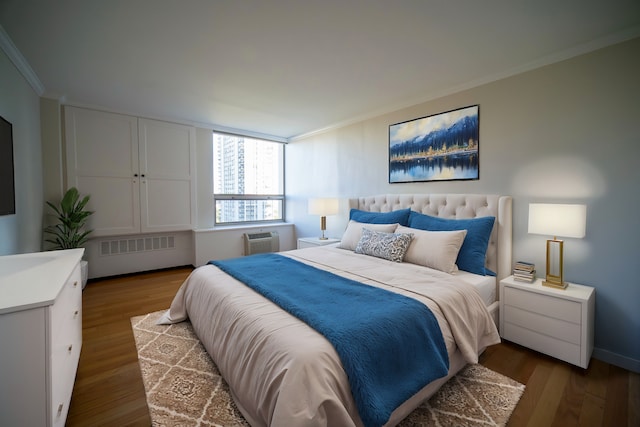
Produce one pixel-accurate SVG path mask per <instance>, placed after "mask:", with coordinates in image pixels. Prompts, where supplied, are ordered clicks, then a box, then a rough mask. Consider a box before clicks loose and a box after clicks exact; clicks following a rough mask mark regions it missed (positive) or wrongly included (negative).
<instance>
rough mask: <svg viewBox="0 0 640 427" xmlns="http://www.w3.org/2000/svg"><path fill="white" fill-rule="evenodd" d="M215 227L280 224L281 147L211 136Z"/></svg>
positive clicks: (282, 187) (215, 135) (271, 143)
mask: <svg viewBox="0 0 640 427" xmlns="http://www.w3.org/2000/svg"><path fill="white" fill-rule="evenodd" d="M213 193H214V194H213V197H214V201H215V215H216V218H215V223H216V224H237V223H247V222H262V221H283V220H284V144H283V143H280V142H273V141H267V140H264V139H256V138H250V137H246V136H239V135H231V134H225V133H218V132H213Z"/></svg>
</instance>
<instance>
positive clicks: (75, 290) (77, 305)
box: [50, 266, 82, 335]
mask: <svg viewBox="0 0 640 427" xmlns="http://www.w3.org/2000/svg"><path fill="white" fill-rule="evenodd" d="M81 310H82V284H81V281H80V266H76V268H75V269H74V270H73V273H72V274H71V276H69V279H68V280H67V282H66V283H65V284H64V286H63V287H62V290H61V291H60V293H59V294H58V297H57V298H56V300H55V302H54V304H53V305H52V306H51V307H50V312H51V334H52V335H56V334H57V333H59V331H61V330H64V329H67V328H68V327H69V326H70V325H71V324H73V323H77V322H78V321H79V320H80V319H81V317H82V312H81Z"/></svg>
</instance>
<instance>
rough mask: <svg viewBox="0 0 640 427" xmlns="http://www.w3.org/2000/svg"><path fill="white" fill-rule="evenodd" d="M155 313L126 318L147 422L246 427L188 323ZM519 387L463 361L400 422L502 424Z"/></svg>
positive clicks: (520, 390) (404, 424) (407, 424)
mask: <svg viewBox="0 0 640 427" xmlns="http://www.w3.org/2000/svg"><path fill="white" fill-rule="evenodd" d="M161 313H162V312H155V313H149V314H147V315H144V316H137V317H133V318H131V324H132V326H133V334H134V337H135V341H136V347H137V349H138V360H139V363H140V370H141V372H142V378H143V381H144V387H145V390H146V394H147V404H148V405H149V411H150V415H151V420H152V423H153V425H154V426H167V427H169V426H178V425H179V426H185V427H186V426H224V427H228V426H249V424H248V423H247V422H246V421H245V420H244V418H243V417H242V414H241V413H240V412H239V411H238V409H237V408H236V406H235V404H234V403H233V400H232V399H231V396H230V393H229V387H228V386H227V383H226V382H225V381H224V380H223V379H222V377H221V376H220V372H218V368H217V367H216V365H215V364H214V363H213V362H212V360H211V358H210V357H209V355H208V354H207V352H206V351H205V349H204V347H203V346H202V345H201V344H200V341H199V340H198V338H197V337H196V335H195V334H194V332H193V329H192V327H191V324H190V323H189V322H182V323H177V324H175V325H170V326H165V325H156V324H155V321H156V319H157V318H158V317H159V316H160V314H161ZM524 388H525V387H524V385H522V384H520V383H518V382H516V381H514V380H512V379H510V378H507V377H505V376H503V375H501V374H498V373H497V372H493V371H491V370H489V369H487V368H485V367H484V366H482V365H469V366H467V367H466V368H465V369H463V370H462V371H461V372H459V373H458V375H456V376H455V377H453V378H452V379H450V380H449V381H448V382H447V383H446V384H445V385H444V386H442V388H441V389H440V390H439V391H438V392H437V393H436V394H435V395H434V396H432V397H431V399H430V400H429V401H428V402H426V403H424V404H423V405H422V406H420V407H419V408H417V409H416V410H415V411H413V412H412V413H411V414H410V415H409V416H408V417H407V418H406V419H405V420H403V421H402V423H400V426H402V427H410V426H453V425H455V426H470V427H471V426H504V425H506V423H507V421H508V420H509V417H510V416H511V413H512V412H513V409H514V408H515V407H516V404H517V403H518V401H519V400H520V397H521V396H522V393H523V392H524Z"/></svg>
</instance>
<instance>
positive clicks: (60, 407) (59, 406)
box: [58, 403, 64, 415]
mask: <svg viewBox="0 0 640 427" xmlns="http://www.w3.org/2000/svg"><path fill="white" fill-rule="evenodd" d="M63 407H64V405H63V404H62V403H61V404H59V405H58V415H60V413H61V412H62V408H63Z"/></svg>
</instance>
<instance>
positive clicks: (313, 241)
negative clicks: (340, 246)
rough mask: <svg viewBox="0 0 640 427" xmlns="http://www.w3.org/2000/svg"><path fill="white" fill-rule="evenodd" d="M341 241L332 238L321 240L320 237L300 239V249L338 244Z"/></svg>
mask: <svg viewBox="0 0 640 427" xmlns="http://www.w3.org/2000/svg"><path fill="white" fill-rule="evenodd" d="M339 241H340V239H332V238H328V239H324V240H320V238H319V237H301V238H299V239H298V249H304V248H312V247H314V246H324V245H330V244H332V243H338V242H339Z"/></svg>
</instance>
